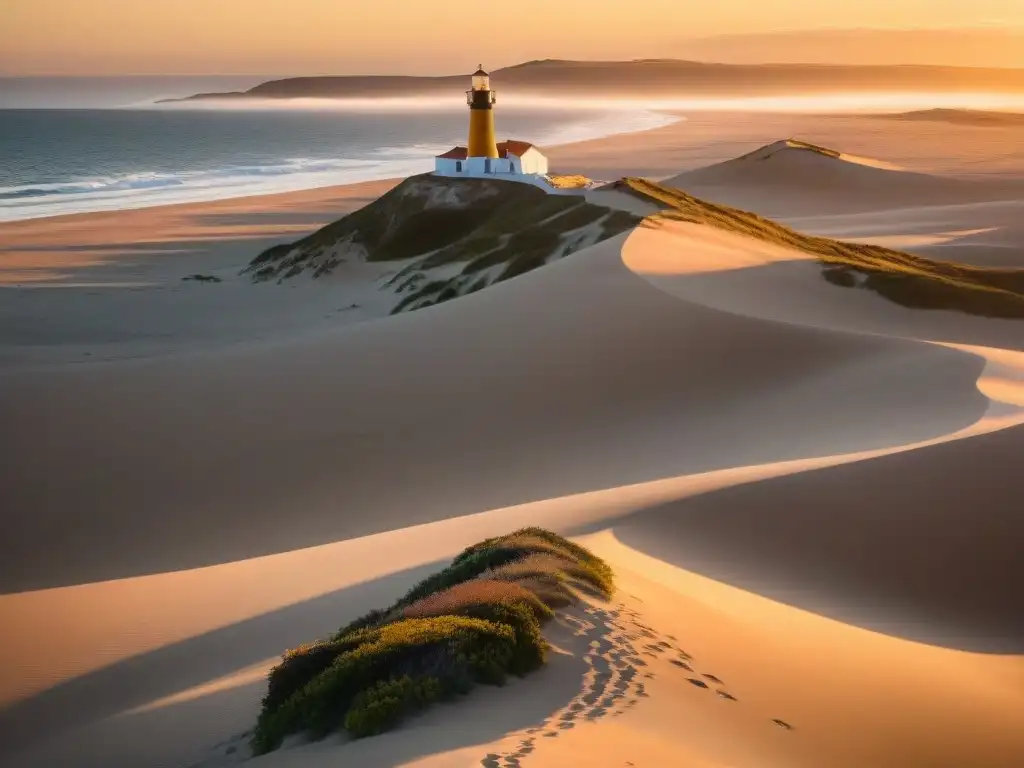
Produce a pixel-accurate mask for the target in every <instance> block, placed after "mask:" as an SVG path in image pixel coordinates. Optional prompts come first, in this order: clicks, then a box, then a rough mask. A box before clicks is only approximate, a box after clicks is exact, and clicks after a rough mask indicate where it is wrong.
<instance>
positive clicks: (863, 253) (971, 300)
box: [617, 177, 1024, 319]
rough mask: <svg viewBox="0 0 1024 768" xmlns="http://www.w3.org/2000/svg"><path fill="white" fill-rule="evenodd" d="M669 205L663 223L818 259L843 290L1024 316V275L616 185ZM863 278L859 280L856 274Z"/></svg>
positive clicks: (654, 188)
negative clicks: (708, 229)
mask: <svg viewBox="0 0 1024 768" xmlns="http://www.w3.org/2000/svg"><path fill="white" fill-rule="evenodd" d="M617 184H618V186H619V188H620V189H621V188H625V189H626V190H628V191H631V192H632V193H633V194H637V195H639V196H641V197H643V198H644V199H646V200H648V201H651V202H654V203H656V204H658V205H661V206H663V207H664V209H665V210H664V211H662V212H661V213H660V214H658V216H656V217H652V218H651V219H649V220H648V222H647V224H648V226H656V225H657V221H658V218H659V217H661V218H666V219H672V220H677V221H685V222H691V223H695V224H704V225H707V226H712V227H717V228H719V229H724V230H727V231H729V232H735V233H737V234H741V235H746V236H748V237H753V238H756V239H758V240H763V241H766V242H770V243H775V244H777V245H781V246H785V247H788V248H793V249H795V250H798V251H801V252H803V253H807V254H810V255H812V256H815V257H816V258H817V259H818V260H819V261H820V262H821V264H822V267H823V277H824V278H825V279H826V280H828V281H829V282H830V283H832V284H834V285H838V286H842V287H849V288H854V287H860V288H866V289H868V290H872V291H874V292H875V293H878V294H879V295H881V296H883V297H885V298H886V299H888V300H889V301H892V302H894V303H896V304H900V305H902V306H905V307H910V308H915V309H944V310H950V311H954V312H963V313H966V314H970V315H978V316H982V317H994V318H1012V319H1020V318H1024V270H1022V269H988V268H985V267H975V266H970V265H966V264H956V263H952V262H943V261H934V260H932V259H927V258H924V257H923V256H914V255H911V254H909V253H903V252H901V251H894V250H891V249H889V248H883V247H882V246H878V245H867V244H863V243H848V242H843V241H841V240H831V239H829V238H825V237H815V236H813V235H805V234H802V233H800V232H796V231H794V230H792V229H789V228H788V227H785V226H783V225H782V224H778V223H776V222H774V221H770V220H769V219H765V218H763V217H761V216H758V215H757V214H755V213H750V212H747V211H741V210H739V209H736V208H730V207H729V206H725V205H718V204H716V203H711V202H707V201H705V200H700V199H698V198H696V197H693V196H691V195H688V194H687V193H686V192H683V191H682V190H679V189H675V188H673V187H669V186H666V185H663V184H658V183H657V182H653V181H648V180H646V179H640V178H633V177H629V178H625V179H623V180H622V181H620V182H618V183H617ZM852 273H855V274H857V275H860V276H861V278H862V279H854V274H852Z"/></svg>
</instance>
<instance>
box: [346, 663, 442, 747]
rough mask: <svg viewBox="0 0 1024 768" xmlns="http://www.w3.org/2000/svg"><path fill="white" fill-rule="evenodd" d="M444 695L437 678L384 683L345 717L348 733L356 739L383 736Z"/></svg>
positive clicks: (365, 693) (360, 697) (366, 693)
mask: <svg viewBox="0 0 1024 768" xmlns="http://www.w3.org/2000/svg"><path fill="white" fill-rule="evenodd" d="M441 691H442V686H441V683H440V682H439V681H438V680H437V678H434V677H427V676H424V677H417V678H412V677H409V676H408V675H403V676H402V677H399V678H397V679H394V678H392V679H390V680H383V681H381V682H379V683H377V684H376V685H373V686H371V687H369V688H367V689H366V690H364V691H363V692H362V693H360V694H359V695H357V696H356V697H355V699H353V700H352V706H351V707H349V710H348V712H347V713H346V714H345V730H346V731H348V732H349V733H351V734H352V735H353V736H355V737H356V738H359V737H361V736H375V735H377V734H378V733H383V732H384V731H386V730H388V729H389V728H393V727H394V726H395V725H397V724H398V723H399V722H400V721H401V720H402V718H404V717H405V716H406V715H408V714H411V713H413V712H415V711H417V710H420V709H423V708H424V707H426V706H428V705H429V704H430V703H432V702H433V701H435V700H437V699H438V698H440V697H441Z"/></svg>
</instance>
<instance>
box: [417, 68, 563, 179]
mask: <svg viewBox="0 0 1024 768" xmlns="http://www.w3.org/2000/svg"><path fill="white" fill-rule="evenodd" d="M496 102H497V98H496V96H495V93H494V91H493V90H491V77H490V75H488V74H487V72H486V71H484V68H483V67H482V66H481V67H480V68H479V69H477V71H476V72H474V73H473V78H472V81H471V84H470V89H469V90H468V91H466V103H467V104H468V105H469V141H468V142H467V146H465V147H454V148H453V149H450V150H449V151H448V152H445V153H444V154H443V155H438V156H437V157H436V158H435V159H434V174H435V175H438V176H468V177H476V178H480V177H491V178H506V179H509V180H517V181H532V180H533V179H530V178H528V177H534V178H536V177H540V176H543V175H545V174H547V172H548V160H547V158H546V157H545V156H544V155H543V154H542V153H541V151H540V150H539V149H537V148H536V147H535V146H533V144H530V143H529V142H526V141H502V142H499V141H498V140H497V138H496V134H495V131H494V105H495V103H496ZM538 180H539V179H538Z"/></svg>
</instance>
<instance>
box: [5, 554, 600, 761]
mask: <svg viewBox="0 0 1024 768" xmlns="http://www.w3.org/2000/svg"><path fill="white" fill-rule="evenodd" d="M441 565H443V563H440V562H437V563H431V564H429V565H425V566H422V567H418V568H414V569H409V570H406V571H402V572H399V573H396V574H393V575H390V576H387V577H385V578H381V579H377V580H374V581H371V582H367V583H365V584H359V585H357V586H353V587H349V588H346V589H341V590H338V591H336V592H332V593H329V594H326V595H323V596H321V597H317V598H314V599H312V600H307V601H304V602H301V603H297V604H294V605H290V606H287V607H285V608H282V609H280V610H276V611H271V612H269V613H266V614H263V615H260V616H256V617H254V618H251V619H247V620H245V621H241V622H238V623H236V624H232V625H231V626H228V627H224V628H222V629H217V630H214V631H211V632H208V633H205V634H203V635H200V636H198V637H193V638H189V639H188V640H185V641H182V642H178V643H174V644H172V645H169V646H166V647H163V648H159V649H157V650H154V651H151V652H149V653H144V654H142V655H139V656H136V657H132V658H128V659H125V660H124V661H121V662H118V663H116V664H113V665H112V666H109V667H105V668H103V669H100V670H97V671H95V672H91V673H88V674H86V675H83V676H81V677H77V678H74V679H72V680H69V681H68V682H65V683H62V684H60V685H58V686H56V687H54V688H50V689H48V690H46V691H44V692H42V693H40V694H37V695H35V696H32V697H31V698H29V699H27V700H25V701H22V702H19V703H17V704H15V705H13V706H10V707H8V708H6V709H5V710H0V744H2V745H3V747H2V751H0V758H2V759H3V760H4V761H5V762H4V764H5V765H6V764H7V762H6V760H7V759H8V758H10V759H11V760H12V762H13V764H17V765H22V764H26V765H43V764H47V765H58V764H62V765H67V764H68V763H67V762H61V761H66V760H67V754H68V752H69V749H70V750H71V751H73V752H74V753H75V762H74V765H75V766H76V768H91V767H95V768H119V767H120V766H124V767H125V768H134V767H135V766H140V765H145V766H147V767H148V768H156V766H157V763H155V762H154V760H156V759H157V758H159V759H160V761H161V762H160V763H159V765H161V766H162V765H171V766H176V765H179V766H180V765H183V764H187V763H188V761H189V760H193V759H195V758H196V757H198V756H197V755H195V754H193V751H194V748H195V745H196V744H201V743H202V742H203V740H204V739H206V741H207V742H208V744H209V745H210V746H212V745H214V744H216V743H218V742H222V741H223V740H224V739H225V738H227V737H229V736H232V735H234V734H237V733H241V732H243V731H246V730H248V729H249V728H251V727H252V725H253V724H254V722H255V718H256V715H257V714H258V712H259V702H260V699H261V698H262V696H263V693H264V692H265V690H266V687H265V686H266V684H265V682H264V681H262V680H260V681H259V682H258V683H254V682H247V683H245V684H243V685H241V686H239V687H235V688H229V689H227V690H221V691H216V692H213V693H209V694H203V695H202V696H197V697H196V698H193V699H189V700H185V701H181V702H178V703H172V704H167V705H166V706H160V707H158V708H154V709H151V710H148V711H141V712H131V711H130V710H133V709H136V708H140V707H145V705H148V704H151V703H152V702H155V701H158V700H160V699H162V698H165V697H168V696H172V695H174V694H177V693H180V692H182V691H187V690H189V689H191V688H194V687H197V686H202V685H204V684H206V683H208V682H210V681H213V680H216V679H218V678H221V677H224V676H226V675H231V674H232V673H234V672H235V671H237V670H239V669H244V668H246V667H247V666H250V665H253V664H258V663H260V662H262V661H263V660H265V659H267V658H270V657H273V656H276V655H278V654H280V653H281V652H282V651H283V650H284V649H286V648H290V647H294V646H297V645H300V644H302V643H304V642H308V641H310V640H312V639H314V638H316V637H322V636H324V635H326V634H328V633H330V632H332V631H334V630H336V629H337V627H338V626H341V625H342V624H344V623H345V622H346V621H348V620H350V619H352V618H354V617H355V616H357V615H359V614H361V613H364V612H365V611H367V610H368V609H370V608H372V607H377V606H379V605H384V604H389V603H391V602H392V601H393V600H394V598H395V597H396V595H398V594H400V593H401V592H403V591H404V590H405V589H407V588H408V587H409V586H410V585H411V584H413V583H415V582H417V581H419V580H421V579H422V578H424V577H425V576H427V575H428V574H430V573H433V572H435V571H437V569H438V568H439V567H441ZM583 671H584V670H583V668H582V665H581V669H580V670H579V675H578V676H577V677H573V676H572V675H569V676H568V677H569V678H572V679H569V680H565V679H562V678H564V677H565V675H564V674H563V675H562V676H561V678H559V680H558V681H557V682H556V683H555V685H554V686H553V687H552V686H551V685H543V686H535V688H536V692H537V693H539V694H541V699H540V700H538V699H536V697H534V696H533V695H532V693H533V689H531V696H530V697H528V699H529V701H528V706H519V707H511V708H509V707H500V706H497V705H498V704H500V703H501V700H502V699H503V698H505V694H506V693H507V692H502V694H501V695H499V696H497V697H496V700H495V701H491V702H490V703H489V704H488V702H487V701H486V700H485V701H484V704H485V706H487V707H489V709H490V710H492V711H491V714H490V716H489V717H487V718H483V719H482V720H481V722H480V723H477V724H476V725H475V726H474V728H472V729H466V728H448V727H444V728H442V727H437V728H433V729H431V734H432V735H431V738H429V739H420V738H416V739H404V738H400V737H401V733H402V732H401V731H399V732H396V734H395V735H396V736H398V737H399V738H394V739H392V743H391V744H389V745H388V746H387V748H386V749H385V750H384V751H383V753H384V754H386V755H388V756H389V757H393V758H394V759H395V762H394V763H387V764H388V765H391V764H397V763H401V762H405V761H407V760H411V759H414V758H415V757H418V756H422V755H423V754H426V753H428V752H434V751H448V750H453V749H458V748H460V747H466V746H470V745H472V744H475V743H481V742H487V741H492V740H494V739H498V738H500V737H501V736H503V735H504V734H505V733H507V732H509V731H513V730H517V729H519V728H523V727H526V726H528V725H530V724H533V723H535V722H536V721H537V720H539V719H543V717H544V716H545V715H546V714H548V713H549V712H550V711H554V710H556V709H557V708H558V707H559V706H562V705H564V704H565V703H566V702H567V701H568V700H569V699H570V698H571V697H572V696H573V694H574V693H576V692H577V689H578V688H579V686H580V680H581V679H582V676H583ZM563 672H564V670H563ZM538 674H545V671H542V672H540V673H538ZM514 687H515V683H514V682H513V684H512V688H513V689H514ZM487 690H488V689H481V691H480V692H478V693H475V694H474V696H481V695H482V696H483V697H484V698H485V699H486V698H487V697H486V693H487ZM444 709H445V708H444V707H441V708H439V710H438V712H437V713H436V716H437V717H441V718H444V717H445V715H447V714H449V713H447V712H445V711H444ZM495 713H497V716H494V715H495ZM431 714H432V713H429V712H428V713H427V715H426V716H425V717H426V720H425V722H427V723H429V722H430V718H431ZM111 718H116V721H111V720H110V719H111ZM123 718H130V722H131V723H132V727H130V728H127V729H126V728H125V725H124V720H123ZM104 720H106V721H107V722H101V721H104ZM460 722H461V721H460ZM416 724H417V723H416V721H413V723H412V724H411V725H412V726H413V727H416ZM77 729H82V730H80V731H79V732H77V733H75V731H76V730H77ZM107 730H109V732H110V734H111V740H107V739H105V738H103V736H104V734H105V732H106V731H107ZM176 733H180V736H181V738H180V739H179V740H175V739H173V738H169V735H172V734H176ZM44 739H45V740H46V741H47V742H53V743H52V745H47V746H41V745H43V740H44ZM115 739H116V740H115ZM157 742H159V746H157V747H154V746H153V744H155V743H157ZM169 744H178V745H179V746H178V747H177V748H176V750H175V749H173V748H172V749H171V750H168V745H169ZM29 748H31V750H32V751H31V752H26V751H25V750H27V749H29ZM19 752H20V753H21V754H19ZM19 757H20V758H22V760H23V761H24V762H19V760H18V758H19ZM399 757H401V759H398V758H399ZM374 764H375V765H376V764H380V765H383V764H384V763H374Z"/></svg>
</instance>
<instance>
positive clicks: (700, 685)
mask: <svg viewBox="0 0 1024 768" xmlns="http://www.w3.org/2000/svg"><path fill="white" fill-rule="evenodd" d="M686 682H688V683H689V684H690V685H695V686H697V687H698V688H707V687H708V684H707V683H705V682H704V681H703V680H698V679H697V678H696V677H688V678H687V679H686Z"/></svg>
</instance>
